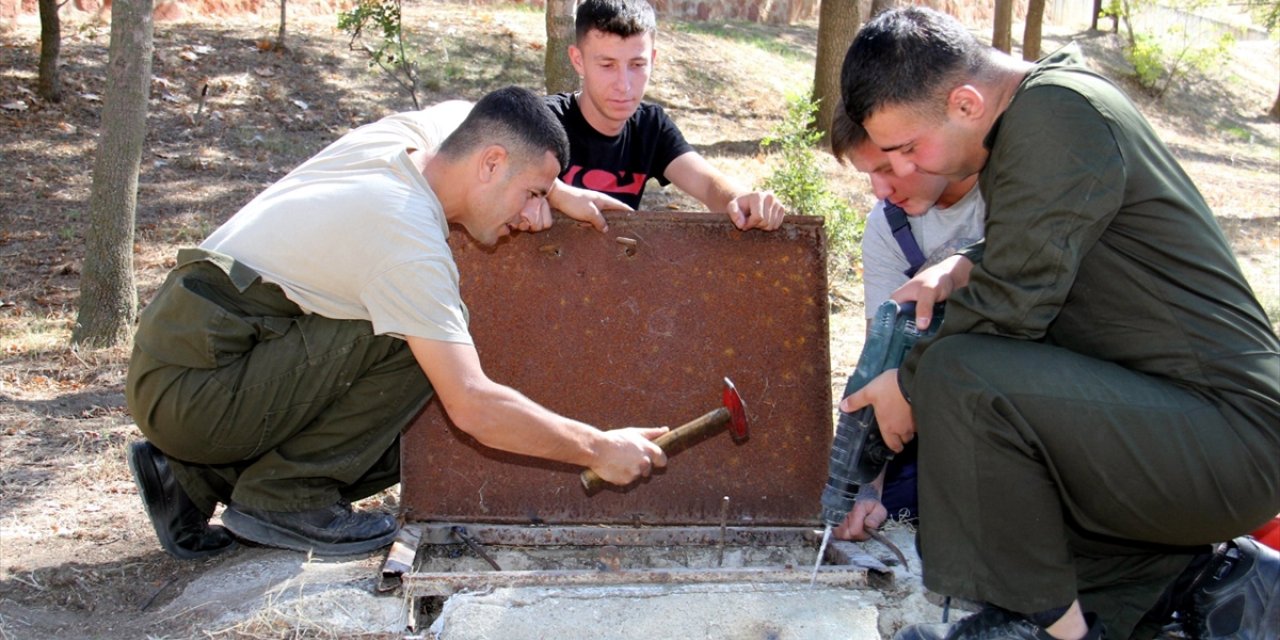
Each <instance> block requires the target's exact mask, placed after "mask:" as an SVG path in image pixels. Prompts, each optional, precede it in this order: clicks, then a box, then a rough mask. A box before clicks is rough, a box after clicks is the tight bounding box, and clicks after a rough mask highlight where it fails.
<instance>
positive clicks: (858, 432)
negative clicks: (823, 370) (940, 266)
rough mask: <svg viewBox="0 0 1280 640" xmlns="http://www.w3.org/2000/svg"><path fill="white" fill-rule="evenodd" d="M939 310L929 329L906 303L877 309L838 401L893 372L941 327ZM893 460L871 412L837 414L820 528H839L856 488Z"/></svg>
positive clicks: (939, 307)
mask: <svg viewBox="0 0 1280 640" xmlns="http://www.w3.org/2000/svg"><path fill="white" fill-rule="evenodd" d="M942 312H943V305H941V304H938V305H935V306H934V309H933V320H932V322H930V323H929V328H928V329H926V330H925V331H923V332H922V331H919V330H918V329H917V328H916V305H915V303H914V302H907V303H903V304H902V305H899V304H898V303H897V302H894V301H892V300H890V301H888V302H885V303H884V304H882V305H880V307H879V308H878V309H877V310H876V315H875V318H873V319H872V321H871V330H870V332H869V333H868V335H867V343H866V345H864V346H863V348H862V355H861V356H860V357H859V358H858V366H857V367H855V368H854V371H853V373H852V374H850V375H849V381H848V383H846V384H845V387H844V394H843V395H842V396H840V397H841V399H844V398H845V397H848V396H849V394H852V393H853V392H855V391H857V390H858V389H861V388H862V387H864V386H866V385H867V383H868V382H871V380H872V379H874V378H875V377H876V376H879V375H880V374H881V373H883V372H885V371H886V370H889V369H896V368H897V367H898V366H899V365H901V364H902V360H903V358H905V357H906V355H907V352H908V351H910V350H911V347H913V346H915V344H916V342H917V341H918V340H920V338H924V337H928V336H931V335H933V334H934V333H936V332H937V329H938V327H939V326H941V325H942ZM892 458H893V450H892V449H890V448H889V447H888V446H887V445H886V444H885V443H884V437H883V436H881V434H880V425H879V424H878V423H877V422H876V414H875V410H873V409H872V408H871V407H870V406H867V407H863V408H862V409H859V410H857V411H855V412H853V413H845V412H843V411H841V412H840V419H839V420H838V421H837V423H836V435H835V440H834V441H833V442H832V443H831V460H830V463H829V465H830V466H829V470H828V474H827V486H826V487H825V488H824V489H823V490H822V520H823V523H824V524H827V525H830V526H833V527H835V526H839V525H840V523H842V522H844V519H845V516H847V515H849V511H850V510H852V509H853V503H854V500H855V498H856V497H857V493H858V487H859V486H860V485H863V484H866V483H868V482H871V481H873V480H875V479H876V477H877V476H879V475H880V472H881V471H882V470H883V469H884V466H885V465H886V464H888V462H889V460H891V459H892Z"/></svg>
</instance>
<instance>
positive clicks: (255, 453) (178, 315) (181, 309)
mask: <svg viewBox="0 0 1280 640" xmlns="http://www.w3.org/2000/svg"><path fill="white" fill-rule="evenodd" d="M567 156H568V141H567V139H566V137H565V133H564V130H563V128H562V127H561V126H560V124H559V123H558V122H557V121H556V119H555V117H554V116H553V115H552V114H551V112H550V111H549V110H548V109H547V108H546V106H545V105H544V104H543V102H542V99H541V98H540V97H538V96H535V95H534V94H532V93H531V92H529V91H526V90H523V89H518V88H514V87H512V88H507V89H501V90H498V91H495V92H493V93H490V94H489V95H486V96H485V97H484V98H482V99H481V100H480V101H479V102H477V103H476V104H475V105H474V106H473V105H471V104H469V103H466V102H458V101H455V102H446V103H442V104H439V105H436V106H433V107H431V108H428V109H425V110H422V111H418V112H411V113H402V114H398V115H393V116H389V117H387V118H384V119H382V120H380V121H378V122H376V123H373V124H370V125H366V126H364V127H361V128H358V129H356V130H354V131H352V132H350V133H348V134H347V135H345V136H343V137H342V138H341V139H339V140H338V141H336V142H334V143H333V144H332V145H330V146H329V147H327V148H326V149H324V150H323V151H321V152H320V153H319V154H317V155H316V156H314V157H312V158H311V159H310V160H308V161H307V162H305V163H304V164H302V165H301V166H299V167H298V168H297V169H295V170H293V171H292V172H291V173H289V174H288V175H287V176H285V177H284V178H282V179H281V180H280V181H279V182H277V183H275V184H274V185H272V186H271V187H270V188H268V189H267V190H266V191H264V192H263V193H262V194H260V195H259V196H258V197H257V198H255V199H254V200H253V201H251V202H250V203H249V204H248V205H246V206H245V207H244V208H243V209H241V210H240V211H239V212H238V213H237V214H236V215H235V216H233V217H232V218H231V219H229V220H228V221H227V222H226V224H224V225H222V226H221V227H220V228H219V229H218V230H217V231H215V232H214V233H213V235H211V236H210V237H209V238H208V239H207V240H205V242H204V243H203V244H201V245H200V248H199V249H192V250H184V251H182V252H181V253H180V254H179V256H178V264H177V267H176V268H175V269H174V270H173V272H172V273H171V274H170V275H169V278H168V280H167V281H166V282H165V284H164V285H163V286H162V287H161V289H160V291H159V292H158V293H157V294H156V297H155V299H154V300H153V301H152V302H151V304H150V305H148V306H147V308H146V309H145V310H144V311H143V314H142V319H141V323H140V326H139V328H138V332H137V336H136V339H135V347H134V351H133V356H132V360H131V362H130V366H129V376H128V382H127V388H126V396H127V400H128V403H129V409H130V411H132V413H133V416H134V418H135V419H136V420H137V422H138V426H139V427H140V428H141V430H142V432H143V434H144V435H145V436H146V438H147V440H146V441H145V442H139V443H135V444H134V445H133V446H132V447H131V448H130V450H129V454H128V455H129V465H130V468H131V469H132V471H133V473H134V478H135V480H136V482H137V484H138V488H139V492H140V493H141V495H142V498H143V501H144V504H145V506H146V509H147V513H148V515H149V516H150V518H151V521H152V524H153V525H154V527H155V530H156V534H157V536H158V537H159V540H160V544H161V545H162V546H163V547H164V548H165V549H166V550H167V551H168V552H170V553H171V554H173V555H175V556H177V557H180V558H201V557H207V556H210V555H213V554H216V553H219V552H222V551H225V550H227V549H229V548H231V547H233V546H234V545H235V539H236V538H241V539H244V540H249V541H252V542H255V543H258V544H263V545H268V546H274V547H282V548H287V549H297V550H304V551H311V552H314V553H316V554H319V555H343V554H352V553H362V552H367V551H372V550H374V549H377V548H380V547H382V546H385V545H387V544H389V543H390V542H391V541H392V539H393V538H394V537H395V534H396V530H397V522H396V519H395V518H394V517H392V516H391V515H388V514H382V513H375V512H360V511H354V510H352V508H351V506H350V503H351V501H354V500H358V499H360V498H363V497H366V496H369V495H372V494H374V493H376V492H378V491H380V490H382V489H385V488H387V487H389V486H391V485H394V484H395V483H397V482H399V479H400V445H399V443H400V432H401V430H402V429H404V428H405V427H406V426H407V425H408V424H409V422H410V420H412V419H413V417H414V416H415V415H416V414H417V413H418V411H419V410H420V409H421V408H422V407H423V405H424V404H425V403H426V402H427V401H428V400H429V399H430V398H431V396H432V394H438V395H439V396H440V400H441V402H442V403H443V405H444V408H445V410H446V412H447V413H448V414H449V416H450V418H452V420H453V421H454V423H455V424H456V425H457V426H458V427H459V428H461V429H462V430H464V431H466V432H467V433H469V434H470V435H472V436H473V437H475V438H476V440H478V441H479V442H481V443H482V444H485V445H487V446H491V447H494V448H497V449H502V450H506V451H512V452H515V453H520V454H525V455H530V456H537V457H541V458H546V459H550V460H556V461H560V462H567V463H571V464H577V465H581V466H583V467H588V468H591V469H592V470H594V471H595V472H596V473H598V474H600V476H601V477H603V478H604V479H606V480H608V481H610V482H614V483H620V484H625V483H627V482H630V481H632V480H634V479H636V478H638V477H640V476H643V475H647V474H648V473H649V472H650V470H651V469H652V468H653V467H654V466H663V465H665V464H666V458H665V456H664V454H663V453H662V450H661V449H659V448H658V447H657V446H656V445H655V444H653V443H652V442H651V439H652V438H654V437H657V436H658V435H660V434H661V433H663V432H664V431H665V429H662V428H652V429H642V428H626V429H617V430H612V431H602V430H599V429H597V428H595V427H593V426H591V425H588V424H584V423H582V422H578V421H575V420H572V419H569V418H566V417H563V416H560V415H557V414H555V413H552V412H551V411H549V410H547V409H545V408H543V407H541V406H540V405H538V404H536V403H535V402H533V401H532V400H530V399H529V398H526V397H525V396H523V395H521V394H520V393H519V392H517V391H516V390H514V389H511V388H509V387H506V386H503V385H501V384H498V383H497V382H494V381H492V380H490V379H489V378H488V377H486V376H485V373H484V371H483V370H482V368H481V366H480V359H479V357H478V356H477V353H476V349H475V347H474V346H473V344H472V340H471V336H470V335H469V333H468V330H467V322H468V318H467V312H466V308H465V307H464V306H463V303H462V300H461V297H460V295H459V285H458V271H457V268H456V266H455V265H454V261H453V257H452V254H451V252H450V249H449V245H448V243H447V240H448V235H449V225H450V224H457V225H460V226H461V227H462V228H464V229H465V230H466V232H467V233H468V234H470V235H471V236H472V237H473V238H475V239H476V240H477V241H479V242H480V243H482V244H487V245H492V244H494V243H496V242H497V240H498V239H499V238H501V237H502V236H504V235H507V234H508V233H510V232H511V231H512V230H515V229H521V230H527V231H537V230H541V229H545V228H546V227H547V226H549V225H550V224H551V213H550V210H549V208H548V200H550V201H551V205H552V206H555V207H557V208H560V209H561V210H562V211H564V212H565V213H567V214H569V215H570V216H572V217H574V218H576V219H579V220H584V221H588V222H591V223H593V224H594V225H595V226H596V227H597V228H602V227H603V225H604V219H603V216H602V215H601V214H600V209H601V208H626V207H625V205H622V204H621V203H619V202H617V201H616V200H613V199H612V198H609V197H608V196H604V195H602V194H598V193H593V192H587V191H585V190H581V189H575V188H573V187H567V186H565V185H560V186H559V187H558V188H556V189H555V192H554V193H551V190H552V189H553V185H554V183H555V179H556V175H557V174H558V173H559V172H560V171H561V170H562V169H563V168H564V166H565V163H566V162H567V159H568V158H567ZM514 312H515V311H513V313H514ZM529 321H530V322H536V321H537V319H535V318H530V319H529ZM218 503H224V504H226V505H228V508H227V509H226V511H225V512H224V513H223V516H222V520H223V523H224V524H225V526H226V528H225V529H224V528H223V527H217V526H210V525H209V518H210V516H211V515H212V514H213V512H214V508H215V507H216V505H217V504H218ZM228 529H229V530H230V532H228V531H227V530H228ZM232 534H234V536H233V535H232Z"/></svg>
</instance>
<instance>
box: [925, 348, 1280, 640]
mask: <svg viewBox="0 0 1280 640" xmlns="http://www.w3.org/2000/svg"><path fill="white" fill-rule="evenodd" d="M912 403H913V404H912V408H913V411H914V414H915V417H916V428H917V432H918V435H919V455H920V470H919V493H920V550H921V553H922V556H923V560H924V562H923V567H924V583H925V585H926V586H927V587H928V588H929V589H931V590H933V591H936V592H938V593H942V594H946V595H952V596H959V597H963V598H967V599H971V600H975V601H979V602H990V603H993V604H996V605H998V606H1001V607H1004V608H1006V609H1011V610H1014V611H1019V612H1023V613H1032V612H1037V611H1043V610H1047V609H1050V608H1053V607H1057V606H1061V605H1065V604H1067V603H1069V602H1071V601H1073V600H1075V599H1076V598H1077V597H1079V598H1080V600H1081V603H1082V605H1083V607H1084V609H1085V611H1087V612H1090V611H1091V612H1095V613H1097V614H1098V615H1099V617H1100V618H1101V619H1102V621H1103V622H1104V624H1105V625H1106V628H1107V633H1108V636H1109V637H1113V638H1126V637H1129V636H1130V634H1131V633H1134V632H1135V628H1136V627H1137V626H1138V623H1139V621H1140V619H1141V618H1142V616H1143V614H1144V613H1145V612H1146V611H1147V610H1148V609H1150V608H1151V607H1152V606H1153V605H1154V604H1155V602H1156V600H1157V599H1158V598H1159V596H1160V594H1161V593H1162V592H1163V591H1164V589H1165V588H1166V587H1167V586H1168V585H1169V584H1170V583H1171V582H1172V581H1173V580H1174V579H1175V578H1176V577H1177V576H1178V574H1179V573H1180V572H1181V571H1182V570H1183V569H1184V568H1185V567H1187V565H1188V563H1189V562H1190V560H1191V559H1192V557H1193V556H1194V554H1196V553H1201V552H1204V551H1206V550H1207V547H1206V545H1208V544H1209V543H1213V542H1218V541H1223V540H1228V539H1231V538H1232V537H1235V536H1237V535H1241V534H1243V533H1246V532H1247V531H1249V530H1251V529H1252V528H1253V527H1256V526H1257V525H1259V524H1260V523H1262V522H1265V521H1266V520H1268V519H1269V518H1271V517H1273V516H1274V515H1275V514H1276V513H1277V512H1278V511H1280V451H1277V444H1276V443H1277V442H1280V438H1277V430H1280V420H1276V421H1274V422H1273V423H1270V424H1257V423H1256V422H1252V423H1251V422H1249V421H1248V420H1247V419H1244V418H1241V417H1240V416H1239V414H1237V413H1236V412H1234V411H1233V410H1232V409H1231V407H1230V406H1228V405H1227V404H1226V403H1223V402H1222V401H1221V399H1216V398H1214V397H1213V396H1212V394H1206V393H1200V392H1196V391H1192V390H1190V389H1188V388H1187V387H1182V386H1178V385H1175V384H1173V383H1171V382H1169V381H1168V380H1165V379H1161V378H1157V377H1154V376H1149V375H1145V374H1141V373H1137V372H1135V371H1132V370H1129V369H1125V368H1123V367H1120V366H1118V365H1116V364H1113V363H1109V362H1104V361H1101V360H1097V359H1093V358H1089V357H1086V356H1083V355H1080V354H1077V353H1073V352H1071V351H1068V350H1066V349H1062V348H1059V347H1054V346H1049V345H1045V344H1041V343H1035V342H1028V341H1023V340H1014V339H1008V338H1000V337H994V336H979V335H971V334H970V335H955V336H949V337H946V338H942V339H940V340H938V341H937V342H936V343H934V344H932V345H930V346H929V348H928V349H927V350H926V351H925V352H924V354H923V355H922V359H921V361H920V365H919V369H918V370H917V377H916V380H915V385H914V387H913V398H912ZM1139 635H1140V634H1139Z"/></svg>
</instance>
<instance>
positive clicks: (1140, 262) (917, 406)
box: [841, 8, 1280, 640]
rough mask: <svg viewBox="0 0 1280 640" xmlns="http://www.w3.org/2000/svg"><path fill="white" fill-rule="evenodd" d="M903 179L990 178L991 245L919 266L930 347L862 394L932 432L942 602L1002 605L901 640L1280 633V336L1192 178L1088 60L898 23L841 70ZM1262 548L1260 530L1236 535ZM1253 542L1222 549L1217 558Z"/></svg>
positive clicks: (872, 29)
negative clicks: (1010, 50)
mask: <svg viewBox="0 0 1280 640" xmlns="http://www.w3.org/2000/svg"><path fill="white" fill-rule="evenodd" d="M841 88H842V97H843V99H844V104H845V108H846V110H847V111H848V115H849V117H850V118H851V119H852V120H853V121H854V122H857V123H859V124H861V125H863V127H865V128H866V130H867V134H868V135H869V136H870V138H871V140H872V141H873V142H874V143H875V144H876V145H877V146H878V147H879V148H880V149H881V150H882V151H884V152H886V153H887V154H888V156H889V160H890V162H891V163H892V165H893V168H894V170H895V171H896V172H897V173H898V174H900V175H905V174H909V173H912V172H921V173H927V174H933V175H940V176H946V177H949V178H952V179H959V178H963V177H965V176H969V175H973V174H975V173H976V174H978V176H979V177H978V187H979V188H980V189H981V191H982V195H983V197H984V198H985V200H986V203H987V212H986V217H985V227H984V238H985V239H984V241H983V242H982V243H979V244H976V245H974V246H972V247H970V248H968V249H966V250H965V251H963V252H962V254H961V255H960V256H956V257H954V258H950V259H948V260H946V261H944V262H942V263H941V264H939V265H938V266H935V267H932V268H929V269H926V270H924V271H922V272H921V273H920V274H918V275H917V276H916V277H915V278H914V279H913V280H912V281H911V282H909V283H908V284H907V285H906V286H905V287H904V288H903V289H900V290H899V291H897V292H895V294H894V298H895V299H897V300H899V301H903V300H916V301H917V305H916V310H917V314H918V315H919V316H920V317H918V318H917V323H918V324H920V325H922V326H927V322H928V321H929V318H928V315H929V312H930V311H931V310H932V308H933V303H934V302H936V301H940V300H942V299H944V298H945V299H946V301H947V314H946V321H945V322H943V324H942V326H941V327H940V328H939V329H938V332H937V334H936V335H935V336H933V337H932V338H931V339H929V340H924V341H921V342H920V343H919V344H917V345H916V346H915V348H914V349H913V350H912V351H911V352H910V353H909V354H908V355H907V358H906V359H905V360H904V362H903V365H902V367H901V368H900V369H897V370H893V371H888V372H885V373H884V374H882V375H881V376H880V377H878V378H876V379H874V380H872V381H871V382H870V383H869V384H868V385H867V386H865V387H863V388H862V389H861V390H859V391H858V392H857V393H855V394H853V395H851V396H850V397H849V398H846V399H845V400H844V401H842V403H841V404H842V406H841V409H843V410H845V411H853V410H856V409H858V408H861V407H862V406H866V405H868V404H871V405H874V407H875V412H876V417H877V419H878V421H879V424H880V430H881V432H882V433H883V435H884V438H885V441H886V442H887V443H888V445H889V446H890V447H891V448H894V449H895V450H897V449H901V448H902V446H903V444H904V443H905V442H907V441H909V440H911V439H912V438H913V437H914V436H915V434H916V433H917V432H918V433H919V436H920V438H919V454H920V476H919V496H920V512H921V514H922V517H921V520H920V549H921V552H922V554H923V568H924V573H923V575H924V582H925V586H927V587H928V588H929V589H931V590H934V591H936V592H939V593H942V594H947V595H954V596H960V597H964V598H967V599H970V600H974V601H979V602H984V603H987V607H986V608H985V609H984V610H983V611H982V612H980V613H978V614H977V615H974V616H971V617H969V618H966V619H964V620H962V621H960V622H959V623H957V624H954V625H951V626H949V627H948V626H942V627H931V626H928V625H916V626H913V627H910V628H909V629H906V630H904V631H903V632H902V633H900V635H899V638H904V639H932V638H943V637H945V638H948V639H949V640H959V639H965V638H973V639H976V638H986V639H991V638H1026V639H1031V638H1041V639H1044V638H1061V639H1064V640H1076V639H1078V638H1084V637H1089V638H1098V637H1102V635H1103V628H1104V627H1105V629H1106V635H1107V636H1108V637H1113V638H1129V637H1131V636H1136V637H1144V636H1145V637H1151V636H1152V635H1153V633H1154V632H1155V631H1156V630H1157V629H1158V627H1159V625H1160V624H1162V623H1163V622H1165V621H1166V620H1168V612H1169V611H1170V610H1173V609H1177V610H1180V611H1181V612H1182V613H1183V614H1185V615H1182V616H1179V619H1180V620H1182V621H1184V622H1186V623H1187V625H1189V626H1190V627H1191V628H1189V629H1186V631H1187V632H1188V633H1189V634H1191V635H1192V636H1193V637H1202V638H1228V637H1230V638H1237V639H1242V640H1248V639H1252V640H1263V639H1264V638H1267V639H1271V638H1276V637H1280V616H1277V615H1276V612H1277V607H1278V606H1280V556H1278V555H1277V554H1276V552H1275V551H1273V550H1270V549H1267V548H1265V547H1262V546H1260V545H1258V544H1257V543H1256V541H1254V540H1252V539H1251V538H1249V537H1247V536H1242V534H1243V533H1245V532H1248V531H1251V530H1253V529H1254V528H1256V527H1258V526H1259V525H1260V524H1261V523H1263V522H1266V521H1267V520H1269V519H1271V518H1272V517H1273V516H1275V514H1276V512H1277V511H1280V341H1277V339H1276V335H1275V333H1274V332H1273V330H1272V328H1271V324H1270V322H1269V321H1268V319H1267V316H1266V314H1265V313H1264V312H1263V310H1262V307H1261V305H1260V304H1259V303H1258V300H1257V298H1256V297H1255V296H1254V294H1253V292H1252V291H1251V290H1250V288H1249V285H1248V283H1247V282H1246V280H1245V278H1244V276H1243V274H1242V273H1241V271H1240V268H1239V266H1238V265H1237V264H1236V261H1235V259H1234V256H1233V255H1232V253H1231V249H1230V246H1229V245H1228V243H1227V241H1226V238H1225V237H1224V235H1223V233H1222V231H1221V230H1220V229H1219V228H1218V225H1217V223H1216V221H1215V220H1214V217H1213V212H1212V211H1211V210H1210V209H1209V206H1208V204H1206V203H1205V201H1204V198H1203V197H1201V195H1200V193H1199V191H1198V190H1197V189H1196V187H1195V185H1194V184H1193V183H1192V181H1191V179H1190V178H1189V177H1188V176H1187V175H1186V173H1184V172H1183V170H1182V169H1181V168H1180V167H1179V165H1178V161H1177V159H1176V158H1175V157H1174V156H1173V154H1172V153H1170V152H1169V150H1168V148H1167V147H1165V145H1164V143H1162V142H1161V141H1160V139H1159V137H1158V136H1157V135H1156V133H1155V132H1154V131H1153V130H1152V128H1151V126H1150V125H1149V124H1148V123H1147V122H1146V120H1145V119H1144V118H1143V117H1142V115H1141V114H1140V113H1139V112H1138V110H1137V109H1136V108H1135V107H1134V105H1133V103H1131V102H1130V101H1129V99H1128V98H1127V97H1126V96H1125V95H1124V94H1123V93H1122V92H1121V91H1120V90H1119V89H1118V88H1116V87H1115V86H1114V85H1113V84H1111V83H1110V82H1109V81H1107V80H1106V79H1105V78H1103V77H1101V76H1099V75H1097V74H1095V73H1093V72H1091V71H1090V70H1089V69H1088V68H1087V67H1086V66H1084V65H1083V64H1082V63H1081V60H1080V59H1079V52H1078V49H1075V48H1074V47H1069V48H1067V49H1064V50H1063V51H1060V52H1058V53H1056V54H1053V55H1050V56H1049V57H1047V58H1045V59H1044V60H1041V61H1040V62H1038V63H1035V64H1031V63H1026V62H1023V61H1021V60H1016V59H1014V58H1011V57H1009V56H1008V55H1006V54H1003V53H1001V52H998V51H996V50H994V49H991V48H990V47H986V46H983V45H981V44H979V43H978V42H977V41H976V40H975V39H974V37H973V36H972V35H971V34H970V33H969V31H968V30H966V29H965V28H964V26H963V25H961V24H959V23H958V22H957V21H956V20H955V19H953V18H951V17H949V16H946V15H943V14H940V13H937V12H935V11H930V10H926V9H919V8H905V9H898V10H891V11H887V12H884V13H881V14H880V15H879V16H877V17H876V18H875V19H874V20H872V21H871V22H870V23H868V24H867V25H866V26H865V27H863V29H862V30H861V31H859V32H858V35H857V36H856V37H855V38H854V41H853V43H852V45H851V46H850V48H849V52H848V54H847V56H846V58H845V61H844V67H843V69H842V75H841ZM1237 536H1239V537H1237ZM1221 540H1230V542H1228V543H1226V544H1223V545H1220V546H1219V548H1218V549H1217V550H1216V552H1213V553H1211V552H1210V544H1211V543H1213V542H1215V541H1221Z"/></svg>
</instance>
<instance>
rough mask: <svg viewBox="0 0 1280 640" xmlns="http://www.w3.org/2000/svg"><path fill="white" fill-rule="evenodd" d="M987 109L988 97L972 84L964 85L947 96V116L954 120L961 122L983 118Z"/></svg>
mask: <svg viewBox="0 0 1280 640" xmlns="http://www.w3.org/2000/svg"><path fill="white" fill-rule="evenodd" d="M986 108H987V102H986V97H985V96H983V95H982V92H981V91H979V90H978V88H977V87H975V86H973V85H971V84H962V85H960V86H958V87H956V88H955V89H952V90H951V93H949V94H947V115H949V116H951V117H953V118H957V119H960V120H973V119H977V118H981V117H982V115H983V114H984V113H985V112H986Z"/></svg>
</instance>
